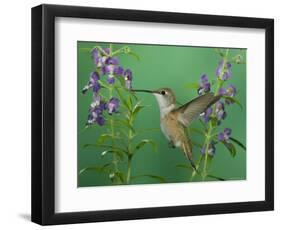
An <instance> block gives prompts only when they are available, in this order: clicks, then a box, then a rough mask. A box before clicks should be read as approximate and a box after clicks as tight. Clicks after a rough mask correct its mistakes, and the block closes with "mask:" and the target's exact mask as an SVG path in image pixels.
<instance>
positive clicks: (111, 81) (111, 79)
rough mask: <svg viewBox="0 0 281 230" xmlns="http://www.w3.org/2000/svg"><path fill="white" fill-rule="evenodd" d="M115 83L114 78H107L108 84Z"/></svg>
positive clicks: (110, 76)
mask: <svg viewBox="0 0 281 230" xmlns="http://www.w3.org/2000/svg"><path fill="white" fill-rule="evenodd" d="M114 82H115V79H114V76H113V75H109V76H108V78H107V83H108V84H114Z"/></svg>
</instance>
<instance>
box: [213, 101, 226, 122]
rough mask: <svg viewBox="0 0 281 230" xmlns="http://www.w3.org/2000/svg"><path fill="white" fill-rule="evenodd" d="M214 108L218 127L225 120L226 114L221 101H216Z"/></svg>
mask: <svg viewBox="0 0 281 230" xmlns="http://www.w3.org/2000/svg"><path fill="white" fill-rule="evenodd" d="M215 107H216V110H215V112H216V117H217V119H218V125H219V124H220V121H221V120H223V119H225V118H226V112H225V110H224V104H223V103H222V102H221V101H218V102H217V103H216V105H215Z"/></svg>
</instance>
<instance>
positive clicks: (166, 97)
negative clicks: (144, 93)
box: [153, 88, 176, 109]
mask: <svg viewBox="0 0 281 230" xmlns="http://www.w3.org/2000/svg"><path fill="white" fill-rule="evenodd" d="M153 95H154V96H155V98H156V100H157V102H158V104H159V107H160V109H161V108H167V107H169V106H171V105H175V104H176V97H175V94H174V93H173V91H172V90H171V89H170V88H160V89H157V90H154V92H153Z"/></svg>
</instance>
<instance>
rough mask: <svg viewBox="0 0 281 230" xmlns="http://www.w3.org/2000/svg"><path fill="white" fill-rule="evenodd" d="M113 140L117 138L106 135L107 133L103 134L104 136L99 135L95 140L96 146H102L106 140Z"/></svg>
mask: <svg viewBox="0 0 281 230" xmlns="http://www.w3.org/2000/svg"><path fill="white" fill-rule="evenodd" d="M115 138H117V137H113V136H112V135H111V134H107V133H105V134H102V135H100V136H99V138H98V139H97V142H96V143H97V144H98V145H102V144H104V143H105V142H106V141H107V140H111V141H112V140H113V139H115Z"/></svg>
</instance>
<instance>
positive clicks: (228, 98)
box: [223, 96, 243, 109]
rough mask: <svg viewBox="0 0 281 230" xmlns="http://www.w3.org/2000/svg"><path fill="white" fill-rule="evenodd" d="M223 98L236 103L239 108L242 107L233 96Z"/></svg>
mask: <svg viewBox="0 0 281 230" xmlns="http://www.w3.org/2000/svg"><path fill="white" fill-rule="evenodd" d="M223 98H225V99H226V100H229V101H230V102H231V103H235V104H237V105H238V106H239V107H240V108H241V109H243V106H242V104H241V103H240V101H238V100H237V99H236V98H234V97H228V96H223Z"/></svg>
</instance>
